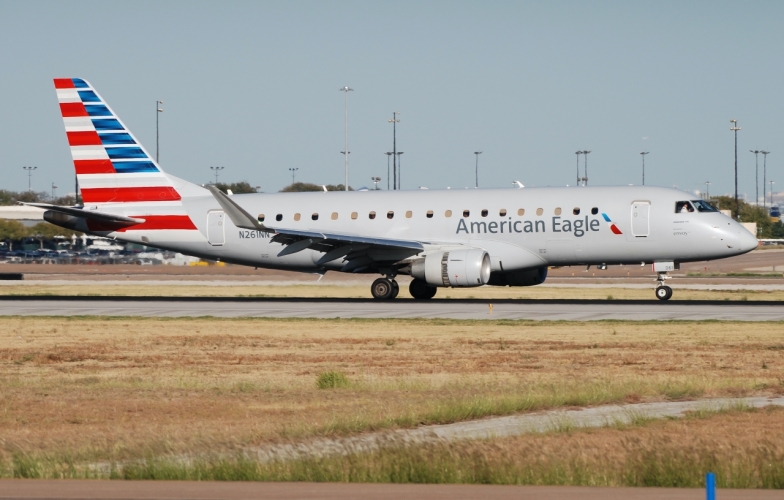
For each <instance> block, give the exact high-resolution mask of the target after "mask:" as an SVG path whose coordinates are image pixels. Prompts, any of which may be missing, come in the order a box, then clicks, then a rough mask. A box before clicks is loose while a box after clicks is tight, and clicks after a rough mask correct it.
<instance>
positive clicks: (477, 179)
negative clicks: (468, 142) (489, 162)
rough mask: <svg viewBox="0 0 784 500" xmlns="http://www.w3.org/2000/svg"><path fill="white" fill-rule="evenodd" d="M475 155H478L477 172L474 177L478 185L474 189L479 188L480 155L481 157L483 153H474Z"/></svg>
mask: <svg viewBox="0 0 784 500" xmlns="http://www.w3.org/2000/svg"><path fill="white" fill-rule="evenodd" d="M474 154H475V155H476V170H475V172H474V175H475V177H476V185H475V186H474V188H479V155H481V154H482V152H481V151H474Z"/></svg>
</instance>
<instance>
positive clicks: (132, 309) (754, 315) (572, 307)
mask: <svg viewBox="0 0 784 500" xmlns="http://www.w3.org/2000/svg"><path fill="white" fill-rule="evenodd" d="M782 306H784V304H782V303H781V302H763V301H756V302H752V301H748V302H743V301H734V302H730V301H696V300H694V301H669V302H659V301H652V300H651V301H632V300H508V299H507V300H476V299H468V300H464V299H460V300H457V299H451V300H430V301H415V300H406V299H398V300H393V301H378V300H373V299H292V298H226V297H215V298H200V297H177V298H173V297H171V298H170V297H127V298H126V297H122V298H118V297H56V296H29V297H25V296H15V297H3V298H2V299H0V316H11V315H19V316H143V317H202V316H214V317H225V318H238V317H270V318H445V319H463V320H521V319H528V320H547V321H557V320H562V321H591V320H632V321H651V320H707V319H715V320H727V321H784V307H782Z"/></svg>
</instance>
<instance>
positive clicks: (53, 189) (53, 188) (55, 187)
mask: <svg viewBox="0 0 784 500" xmlns="http://www.w3.org/2000/svg"><path fill="white" fill-rule="evenodd" d="M55 189H57V186H55V185H54V182H53V183H52V201H54V191H55Z"/></svg>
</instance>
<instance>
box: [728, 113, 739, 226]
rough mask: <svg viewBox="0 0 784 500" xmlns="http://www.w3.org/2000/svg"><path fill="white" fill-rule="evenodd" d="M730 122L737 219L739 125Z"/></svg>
mask: <svg viewBox="0 0 784 500" xmlns="http://www.w3.org/2000/svg"><path fill="white" fill-rule="evenodd" d="M730 123H732V127H730V130H731V131H732V132H735V219H736V220H737V219H738V217H739V216H740V210H739V208H740V207H739V206H738V130H740V127H738V120H735V119H732V120H730Z"/></svg>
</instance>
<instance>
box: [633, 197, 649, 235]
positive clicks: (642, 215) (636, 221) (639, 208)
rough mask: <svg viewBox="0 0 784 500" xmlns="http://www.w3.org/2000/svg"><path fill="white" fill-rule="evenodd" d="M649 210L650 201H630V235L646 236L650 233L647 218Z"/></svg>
mask: <svg viewBox="0 0 784 500" xmlns="http://www.w3.org/2000/svg"><path fill="white" fill-rule="evenodd" d="M650 212H651V204H650V202H647V201H635V202H634V203H632V235H633V236H634V237H635V238H646V237H648V235H649V234H650V232H651V224H650V222H649V220H648V216H649V215H650Z"/></svg>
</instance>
